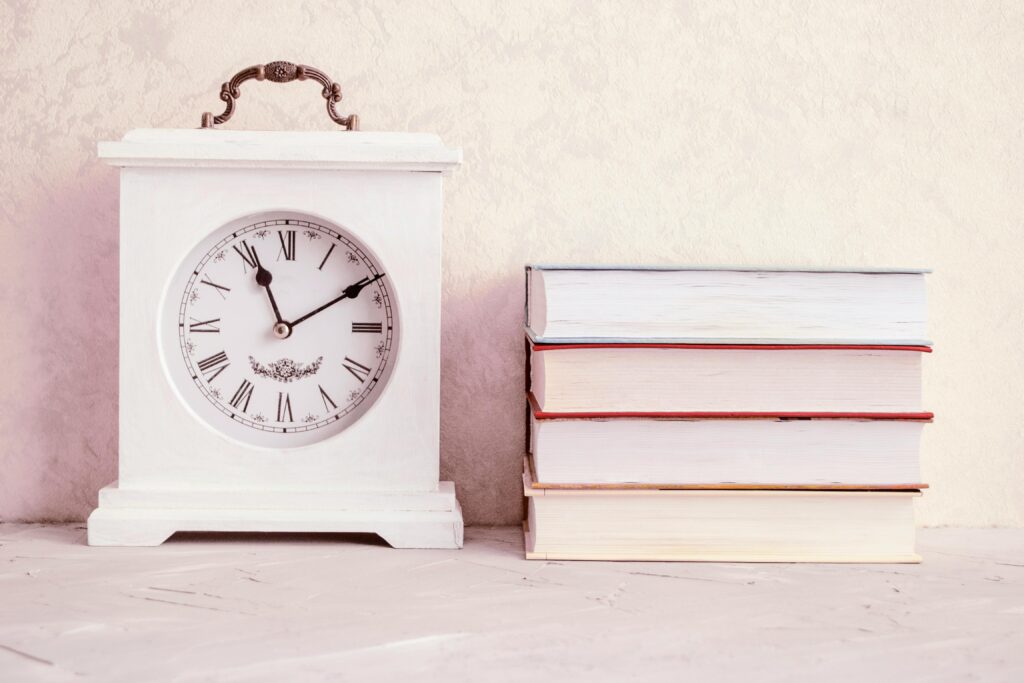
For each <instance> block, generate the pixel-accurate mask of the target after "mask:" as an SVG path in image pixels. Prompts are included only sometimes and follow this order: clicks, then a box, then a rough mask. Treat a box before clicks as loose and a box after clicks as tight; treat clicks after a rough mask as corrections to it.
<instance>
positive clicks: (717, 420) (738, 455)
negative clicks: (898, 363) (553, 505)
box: [527, 395, 931, 491]
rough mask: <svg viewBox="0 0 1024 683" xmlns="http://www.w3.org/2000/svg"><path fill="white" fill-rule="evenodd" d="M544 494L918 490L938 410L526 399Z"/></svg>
mask: <svg viewBox="0 0 1024 683" xmlns="http://www.w3.org/2000/svg"><path fill="white" fill-rule="evenodd" d="M528 403H529V406H528V414H529V415H528V425H527V427H528V432H527V434H528V443H527V451H528V453H529V454H530V456H531V459H532V462H533V464H534V468H535V470H534V471H535V476H534V481H535V485H536V486H538V487H541V488H569V489H573V488H658V489H688V488H693V489H700V488H735V489H759V488H760V489H771V488H775V489H818V490H879V491H881V490H919V489H922V488H926V487H927V485H926V484H923V483H921V471H920V458H919V457H918V452H919V449H920V442H921V434H922V432H923V428H924V425H925V424H927V423H928V422H930V415H931V414H930V413H920V414H915V415H913V416H912V417H907V416H891V415H890V416H887V417H884V418H878V417H866V416H864V415H863V414H854V413H851V414H831V415H829V416H828V417H821V416H818V415H811V414H799V413H796V414H793V413H791V414H785V415H780V414H774V415H773V414H764V413H756V414H751V413H713V414H709V413H678V414H658V413H655V414H635V415H615V414H586V415H584V416H565V415H558V414H552V413H544V412H542V411H540V410H539V408H538V406H537V402H536V399H535V398H534V397H533V396H532V395H528Z"/></svg>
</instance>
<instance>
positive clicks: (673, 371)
mask: <svg viewBox="0 0 1024 683" xmlns="http://www.w3.org/2000/svg"><path fill="white" fill-rule="evenodd" d="M925 272H926V271H921V270H858V271H834V270H771V269H753V268H749V269H748V268H730V269H717V270H711V269H699V268H629V267H581V266H539V265H534V266H527V269H526V288H527V296H526V299H527V306H526V309H527V310H526V316H527V317H526V336H527V360H528V368H527V401H528V414H529V449H528V450H529V454H528V456H527V458H526V461H525V467H524V474H523V484H524V491H525V494H526V499H527V519H526V521H525V522H524V530H525V538H526V544H525V545H526V556H527V557H528V558H531V559H567V560H574V559H578V560H720V561H751V562H801V561H807V562H918V561H920V558H919V556H918V555H917V554H916V553H915V551H914V533H915V527H914V510H913V499H914V498H915V497H916V496H919V495H920V493H921V489H923V488H925V485H924V484H922V483H920V480H921V475H920V468H919V453H918V451H919V446H920V438H921V432H922V429H923V426H924V424H926V423H928V422H930V421H931V419H932V414H931V413H928V412H925V411H923V410H922V406H921V361H922V357H923V354H924V353H928V352H930V351H931V344H930V342H929V341H927V339H926V336H927V335H926V314H927V310H926V309H927V306H926V296H925V281H924V280H925Z"/></svg>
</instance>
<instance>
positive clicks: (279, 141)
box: [99, 128, 462, 175]
mask: <svg viewBox="0 0 1024 683" xmlns="http://www.w3.org/2000/svg"><path fill="white" fill-rule="evenodd" d="M99 156H100V158H101V159H103V160H105V161H106V162H107V163H108V164H110V165H112V166H121V167H133V166H140V167H149V168H154V167H161V168H174V167H178V168H282V169H320V170H343V171H344V170H349V171H367V170H378V171H421V172H435V173H442V174H445V175H448V174H450V173H451V171H452V170H453V169H454V168H455V167H456V166H458V165H459V164H460V163H461V162H462V150H461V149H459V148H450V147H447V146H446V145H445V144H444V143H443V142H442V141H441V138H440V137H438V136H437V135H434V134H431V133H376V132H361V131H246V130H219V129H175V128H139V129H136V130H132V131H129V132H128V133H127V134H126V135H125V136H124V137H123V138H122V139H121V140H117V141H109V142H100V143H99Z"/></svg>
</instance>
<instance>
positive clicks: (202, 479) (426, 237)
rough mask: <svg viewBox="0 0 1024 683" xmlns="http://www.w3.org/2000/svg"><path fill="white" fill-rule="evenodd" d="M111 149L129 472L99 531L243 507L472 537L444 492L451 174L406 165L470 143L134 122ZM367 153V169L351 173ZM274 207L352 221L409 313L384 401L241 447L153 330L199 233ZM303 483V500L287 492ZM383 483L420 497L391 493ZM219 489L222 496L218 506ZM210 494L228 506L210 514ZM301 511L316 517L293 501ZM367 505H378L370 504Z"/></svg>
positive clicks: (395, 535)
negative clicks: (196, 400) (273, 441)
mask: <svg viewBox="0 0 1024 683" xmlns="http://www.w3.org/2000/svg"><path fill="white" fill-rule="evenodd" d="M101 156H103V157H104V158H106V160H107V161H108V162H110V163H113V164H114V165H121V166H125V168H123V170H122V172H121V241H120V245H121V246H120V248H121V272H120V276H121V277H120V283H121V284H120V287H121V292H120V307H121V324H120V402H119V405H120V410H119V413H120V414H119V418H120V433H119V475H120V476H119V481H118V484H117V488H116V489H113V488H109V489H108V490H107V491H106V492H105V493H104V494H102V495H101V499H100V508H99V510H98V512H97V513H94V515H93V516H92V517H91V518H90V529H91V528H92V527H93V526H94V525H95V527H96V534H95V536H90V538H91V539H92V538H95V539H96V541H97V542H98V543H99V542H102V543H107V544H110V543H115V542H123V543H124V544H128V545H132V544H135V541H136V538H138V539H140V540H139V542H150V541H153V540H154V539H158V538H159V537H160V536H161V535H166V533H171V532H173V530H174V529H177V528H181V527H180V524H181V523H182V522H187V524H193V523H197V524H198V523H201V524H202V526H203V529H206V530H213V529H216V528H224V529H234V528H235V526H236V520H239V519H240V520H244V521H245V524H248V526H245V524H242V526H245V528H246V529H247V530H252V531H255V530H261V529H259V528H256V527H262V528H263V530H275V529H277V527H276V526H275V522H274V519H275V516H274V515H279V519H280V520H282V521H281V525H283V527H286V530H291V531H298V530H302V529H303V524H307V525H308V530H335V531H354V530H360V529H354V528H348V527H349V526H351V524H353V523H355V522H354V521H353V520H357V521H358V524H356V526H359V525H362V526H363V527H365V530H371V531H376V532H377V533H381V534H382V535H384V536H386V537H388V538H389V539H393V540H394V542H395V545H400V546H408V545H410V544H411V545H413V546H416V545H418V544H423V543H428V542H431V541H429V539H434V540H436V541H437V543H439V544H442V545H439V546H438V547H453V546H452V545H451V543H452V541H451V539H453V538H458V539H461V533H462V532H461V524H462V522H461V511H460V509H459V507H458V504H457V502H455V503H454V505H451V504H447V503H442V501H449V500H450V501H453V502H454V493H453V490H452V488H451V485H450V484H448V485H447V486H446V485H445V484H444V483H441V484H440V485H439V482H438V468H439V438H440V437H439V430H440V426H439V421H440V301H441V280H440V276H441V200H442V197H441V173H440V172H427V173H423V172H409V171H408V170H396V169H406V168H407V167H408V164H413V165H415V166H416V168H417V170H424V169H425V168H426V169H427V170H433V171H440V170H443V169H442V167H443V168H444V169H447V168H451V167H452V166H453V165H455V164H457V163H458V160H459V158H461V152H460V151H459V150H447V148H444V147H443V145H441V143H440V140H439V139H438V138H437V137H436V136H432V135H411V136H410V135H403V134H348V133H340V132H332V133H259V132H243V133H239V132H232V131H173V130H172V131H134V132H132V133H130V134H129V135H127V136H125V140H124V141H122V142H120V143H104V144H102V145H101ZM207 161H209V162H211V163H209V164H207V163H205V162H207ZM221 162H231V163H221ZM235 162H238V163H235ZM243 162H244V163H243ZM420 162H424V163H428V164H432V165H433V166H430V167H429V168H427V167H424V166H423V165H422V164H421V163H420ZM353 164H354V165H353ZM357 167H358V168H362V169H364V170H351V169H354V168H357ZM341 169H347V170H341ZM273 211H295V212H301V213H305V214H309V215H312V216H314V217H320V218H323V219H324V220H326V221H329V222H330V223H334V224H336V225H339V226H341V227H343V228H344V229H346V230H347V231H349V232H351V233H352V234H353V235H355V236H357V237H358V238H359V239H360V240H361V241H362V242H363V243H365V244H366V246H367V247H368V248H370V249H371V250H372V251H373V253H374V254H376V256H377V257H379V258H380V260H381V262H382V264H383V265H384V267H385V268H386V269H387V273H388V277H389V278H390V283H391V285H392V286H393V288H394V290H395V293H396V299H397V307H398V310H399V317H400V319H401V321H402V335H401V337H400V339H399V341H398V349H397V358H396V360H395V366H394V369H393V371H392V374H391V377H390V380H389V381H388V384H387V385H386V387H385V388H384V389H383V393H382V395H381V396H380V397H379V398H378V399H377V401H376V403H374V404H373V405H372V406H371V408H370V409H369V410H368V411H367V412H366V413H365V414H364V415H363V416H362V417H361V418H360V420H359V421H358V422H357V423H356V424H354V425H353V426H351V427H349V428H348V429H346V430H345V431H343V432H342V433H340V434H338V435H337V436H334V437H331V438H328V439H327V440H325V441H322V442H320V443H316V444H312V445H308V446H303V447H301V448H292V449H284V448H281V449H269V448H255V447H251V446H245V445H243V444H242V443H240V442H238V441H235V440H232V439H229V438H227V437H225V436H224V435H223V434H222V433H219V432H217V431H216V430H215V429H213V428H211V427H210V426H209V425H208V424H207V423H205V422H202V421H200V420H199V419H197V418H196V417H195V416H194V414H193V413H192V411H191V410H190V409H189V408H187V407H186V405H185V404H184V403H183V402H182V400H181V398H180V397H179V395H178V394H177V392H176V391H175V390H174V389H173V388H172V386H171V385H170V383H169V382H168V378H167V375H166V368H165V360H164V358H163V356H162V354H161V349H160V345H159V343H158V334H157V331H158V323H159V320H158V316H159V313H160V311H161V308H162V306H163V301H164V297H165V296H167V295H169V296H178V297H180V292H173V293H170V294H168V292H167V291H166V290H167V286H168V282H169V280H170V279H171V277H172V273H174V272H175V270H176V269H177V268H178V267H179V264H180V263H181V261H182V259H183V258H184V257H185V255H186V254H188V253H189V251H191V250H192V248H193V247H194V245H195V244H197V243H198V242H199V241H200V240H202V239H203V238H204V237H206V236H207V235H209V234H210V233H211V232H212V231H214V230H216V229H217V228H218V227H220V226H222V225H225V224H227V223H229V222H231V221H232V220H235V219H238V218H240V217H242V216H247V215H252V214H259V213H263V212H273ZM168 353H171V351H170V350H168ZM179 353H180V352H179ZM223 492H230V493H228V494H224V493H223ZM370 492H372V494H374V495H370V496H369V497H366V496H364V497H362V498H360V497H359V496H357V495H355V494H369V493H370ZM261 494H267V497H266V498H265V499H263V500H262V501H261ZM304 494H305V495H308V496H309V500H310V502H309V503H308V504H307V503H306V502H302V503H298V502H296V503H294V504H293V502H291V501H294V499H295V498H301V497H302V496H303V495H304ZM341 494H346V495H348V494H352V495H350V496H349V497H348V498H345V497H344V496H341ZM378 494H380V495H383V494H403V495H405V494H408V495H407V496H406V497H405V498H403V499H402V501H399V502H395V503H394V505H393V506H392V505H390V504H382V503H381V500H382V499H380V498H374V496H375V495H378ZM331 496H341V497H340V498H339V500H346V501H348V502H346V503H345V507H344V510H343V512H339V509H338V508H337V507H331V505H329V504H325V503H324V501H325V500H329V499H330V498H331ZM168 498H169V499H170V500H173V501H176V503H175V505H174V506H172V507H170V508H164V507H158V508H157V509H175V510H178V511H179V512H177V513H175V515H171V516H169V517H167V518H166V519H163V520H162V521H159V522H154V521H152V520H151V516H149V513H148V512H146V511H148V510H152V509H154V508H155V507H157V506H162V505H163V503H162V502H158V501H163V500H165V499H168ZM211 498H212V499H216V500H219V501H220V503H219V504H215V505H211ZM424 498H425V499H427V500H429V501H431V502H430V503H428V504H427V507H428V508H429V507H430V506H435V507H436V506H439V505H440V506H442V510H441V511H438V510H434V511H429V510H425V509H423V506H422V505H421V504H415V505H414V504H413V503H412V502H411V501H415V500H423V499H424ZM129 501H130V502H129ZM232 501H237V502H232ZM359 501H362V504H365V505H366V507H360V504H359ZM254 504H255V505H256V506H257V507H258V508H259V509H257V510H254V509H253V507H252V506H253V505H254ZM232 505H234V506H235V507H230V506H232ZM410 505H412V506H413V509H414V510H415V509H418V510H419V511H418V512H415V513H414V512H411V511H410V509H409V506H410ZM416 505H419V508H417V507H416ZM444 505H447V507H444ZM204 506H208V507H204ZM311 508H318V509H319V511H320V513H322V514H320V516H319V517H318V516H317V515H316V514H313V512H311V511H310V510H311ZM211 509H216V510H218V511H219V512H218V513H217V514H215V515H207V514H204V513H203V512H202V511H205V510H211ZM260 510H263V512H260ZM290 510H302V511H305V512H304V514H308V515H309V516H308V518H307V517H303V516H301V515H300V516H299V517H297V518H296V517H293V516H289V515H290V514H291V513H290V512H289V511H290ZM360 510H362V511H363V512H364V513H365V514H368V515H371V517H368V518H366V519H363V518H360V517H358V515H357V512H358V511H360ZM182 511H185V512H182ZM189 511H190V512H189ZM197 511H199V512H197ZM186 512H187V514H186ZM182 515H185V517H184V518H182ZM232 515H235V516H232ZM353 515H356V517H353ZM389 515H398V516H399V517H400V518H401V519H397V518H396V519H392V517H390V516H389ZM409 515H412V516H411V517H410V516H409ZM417 515H418V516H417ZM424 515H425V516H424ZM431 515H434V517H431ZM437 515H442V516H443V520H444V521H443V522H441V521H438V519H440V518H437V519H435V517H436V516H437ZM132 520H135V522H132ZM194 520H198V521H194ZM133 524H135V525H137V528H135V529H134V530H133V529H132V525H133ZM218 524H219V525H221V527H218ZM239 524H240V523H239ZM437 524H442V525H448V527H445V528H448V531H447V532H445V533H441V532H439V531H438V529H439V528H441V527H437ZM452 525H456V526H457V527H458V529H457V530H452V529H454V527H452ZM371 526H372V527H374V528H373V529H370V528H369V527H371ZM326 527H330V528H329V529H328V528H326Z"/></svg>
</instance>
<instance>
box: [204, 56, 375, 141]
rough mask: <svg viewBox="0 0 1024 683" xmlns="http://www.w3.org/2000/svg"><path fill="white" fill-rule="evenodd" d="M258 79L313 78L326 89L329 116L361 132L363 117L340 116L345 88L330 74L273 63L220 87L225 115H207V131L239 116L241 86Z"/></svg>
mask: <svg viewBox="0 0 1024 683" xmlns="http://www.w3.org/2000/svg"><path fill="white" fill-rule="evenodd" d="M253 78H255V79H256V80H257V81H263V80H267V81H273V82H274V83H290V82H291V81H304V80H306V79H307V78H312V79H313V80H314V81H316V82H317V83H319V84H320V85H322V86H323V87H324V89H323V91H321V93H320V94H321V95H323V97H324V99H325V100H327V115H328V116H330V117H331V121H334V122H335V123H336V124H338V125H339V126H342V127H343V128H344V129H345V130H358V129H359V117H358V116H356V115H355V114H350V115H349V116H339V115H338V112H337V111H336V110H335V108H334V105H335V104H337V103H338V102H340V101H341V86H340V85H338V84H337V83H335V82H334V81H332V80H331V79H330V78H329V77H328V76H327V74H325V73H324V72H323V71H321V70H320V69H314V68H313V67H311V66H306V65H304V64H292V63H291V62H270V63H269V64H257V65H256V66H250V67H249V68H248V69H242V70H241V71H239V72H238V73H236V74H235V75H234V76H232V77H231V80H230V81H228V82H227V83H225V84H224V85H222V86H221V87H220V99H222V100H223V101H224V103H225V104H226V105H227V106H225V108H224V113H222V114H220V115H219V116H214V115H213V114H212V113H210V112H204V113H203V123H202V126H203V128H213V127H214V126H215V125H216V124H218V123H224V122H225V121H227V120H228V119H230V118H231V115H232V114H234V113H235V100H237V99H238V98H239V97H241V96H242V91H241V90H239V86H241V85H242V83H245V82H246V81H248V80H250V79H253Z"/></svg>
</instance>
